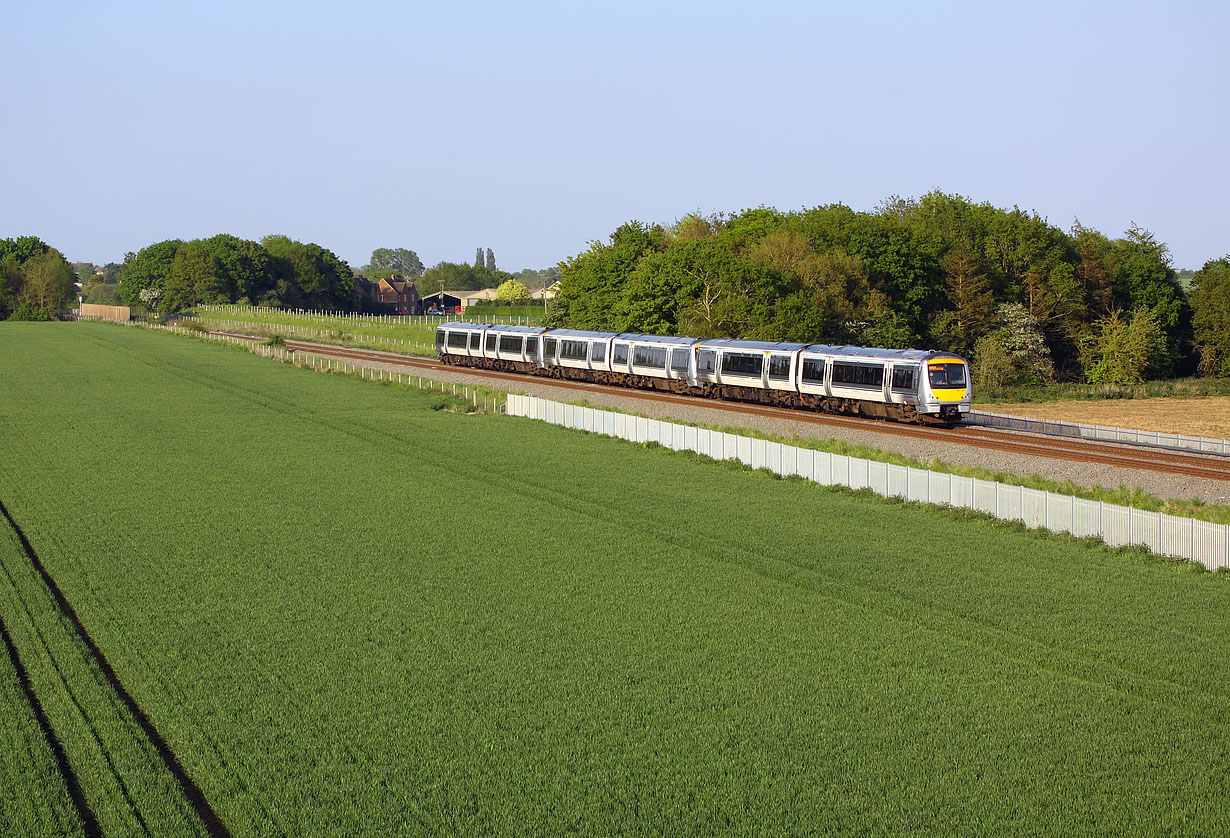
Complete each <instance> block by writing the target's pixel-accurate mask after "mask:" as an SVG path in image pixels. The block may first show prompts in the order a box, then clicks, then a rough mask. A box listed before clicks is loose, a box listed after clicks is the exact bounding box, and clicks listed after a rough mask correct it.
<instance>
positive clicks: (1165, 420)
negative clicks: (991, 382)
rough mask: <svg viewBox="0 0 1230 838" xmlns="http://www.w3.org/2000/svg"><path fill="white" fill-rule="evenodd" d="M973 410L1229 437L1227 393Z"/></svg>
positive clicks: (983, 406)
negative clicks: (1200, 396)
mask: <svg viewBox="0 0 1230 838" xmlns="http://www.w3.org/2000/svg"><path fill="white" fill-rule="evenodd" d="M974 409H975V410H983V411H987V412H989V413H1010V414H1012V415H1013V416H1029V417H1033V418H1037V419H1058V420H1060V421H1064V422H1084V423H1086V424H1089V425H1107V426H1110V427H1117V428H1135V429H1137V430H1142V431H1161V432H1163V433H1169V434H1188V435H1190V436H1205V437H1212V438H1215V439H1230V396H1205V397H1202V398H1197V399H1111V400H1109V401H1099V402H1075V401H1074V402H1031V403H1026V404H979V405H974Z"/></svg>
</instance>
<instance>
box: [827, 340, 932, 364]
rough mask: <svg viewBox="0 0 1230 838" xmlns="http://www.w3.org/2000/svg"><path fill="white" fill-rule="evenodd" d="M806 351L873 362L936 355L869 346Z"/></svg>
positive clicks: (911, 359) (917, 359)
mask: <svg viewBox="0 0 1230 838" xmlns="http://www.w3.org/2000/svg"><path fill="white" fill-rule="evenodd" d="M806 351H807V352H816V353H819V354H822V355H840V356H842V357H843V358H866V359H868V360H874V361H925V360H927V359H928V358H930V357H932V356H934V355H935V354H936V353H934V352H929V351H926V350H923V349H877V348H875V347H869V346H827V345H824V344H814V345H812V346H809V347H807V350H806ZM954 357H955V356H954Z"/></svg>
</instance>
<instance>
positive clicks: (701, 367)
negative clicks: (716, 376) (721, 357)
mask: <svg viewBox="0 0 1230 838" xmlns="http://www.w3.org/2000/svg"><path fill="white" fill-rule="evenodd" d="M716 355H717V353H716V352H714V351H713V350H712V349H700V350H697V352H696V372H697V374H703V373H712V372H713V370H714V366H713V362H714V356H716Z"/></svg>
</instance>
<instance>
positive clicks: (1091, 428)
mask: <svg viewBox="0 0 1230 838" xmlns="http://www.w3.org/2000/svg"><path fill="white" fill-rule="evenodd" d="M965 421H967V422H969V423H971V424H974V425H983V426H986V427H990V428H1010V429H1012V430H1014V431H1032V432H1034V433H1040V434H1053V435H1057V436H1072V437H1079V438H1083V439H1104V440H1110V441H1113V442H1137V443H1143V444H1145V445H1159V446H1162V447H1164V448H1188V449H1191V450H1193V451H1204V452H1207V453H1211V454H1230V440H1226V439H1210V438H1208V437H1203V436H1185V435H1183V434H1164V433H1162V432H1160V431H1138V430H1135V429H1133V428H1111V427H1107V426H1105V425H1086V424H1085V423H1083V422H1059V421H1057V420H1054V419H1030V418H1029V417H1027V416H1010V415H1009V414H1007V413H990V412H984V411H981V410H975V411H971V412H970V413H969V414H968V416H967V417H966V420H965Z"/></svg>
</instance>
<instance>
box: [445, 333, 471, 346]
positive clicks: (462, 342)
mask: <svg viewBox="0 0 1230 838" xmlns="http://www.w3.org/2000/svg"><path fill="white" fill-rule="evenodd" d="M466 342H467V338H466V333H465V332H449V333H448V345H449V346H451V347H452V348H454V349H465V348H466Z"/></svg>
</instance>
